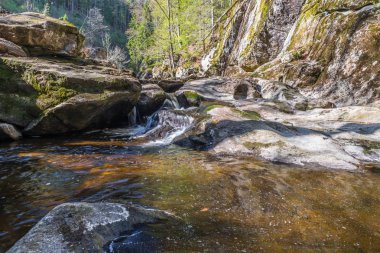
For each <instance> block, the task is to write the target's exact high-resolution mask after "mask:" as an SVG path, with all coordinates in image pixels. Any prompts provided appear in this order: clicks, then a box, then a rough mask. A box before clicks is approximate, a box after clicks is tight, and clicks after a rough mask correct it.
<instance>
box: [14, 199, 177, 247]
mask: <svg viewBox="0 0 380 253" xmlns="http://www.w3.org/2000/svg"><path fill="white" fill-rule="evenodd" d="M169 218H170V216H169V215H168V214H167V213H165V212H162V211H158V210H155V209H146V208H143V207H138V206H132V205H122V204H114V203H67V204H62V205H60V206H57V207H56V208H54V209H53V210H52V211H51V212H49V213H48V214H47V215H46V216H45V217H44V218H43V219H42V220H41V221H40V222H38V223H37V225H35V226H34V227H33V228H32V229H31V230H30V231H29V232H28V233H27V234H26V235H25V236H24V237H23V238H21V239H20V240H19V241H18V242H17V243H16V244H15V245H14V246H13V247H12V248H11V249H10V250H9V251H8V253H16V252H17V253H18V252H19V253H21V252H30V253H34V252H35V253H37V252H38V253H44V252H46V253H51V252H83V251H86V252H104V251H106V250H107V251H108V250H109V248H110V245H109V242H110V241H112V240H114V239H116V238H118V237H119V236H121V234H122V233H125V232H128V231H130V230H132V229H133V228H134V226H136V225H139V224H147V223H154V222H157V221H159V220H162V219H169ZM106 246H107V249H105V247H106ZM131 250H133V246H132V248H131Z"/></svg>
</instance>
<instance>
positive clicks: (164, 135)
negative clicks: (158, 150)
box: [140, 110, 194, 145]
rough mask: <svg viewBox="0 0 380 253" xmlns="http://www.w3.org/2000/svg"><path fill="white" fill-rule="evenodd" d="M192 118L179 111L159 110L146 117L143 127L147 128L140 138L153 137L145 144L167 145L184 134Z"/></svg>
mask: <svg viewBox="0 0 380 253" xmlns="http://www.w3.org/2000/svg"><path fill="white" fill-rule="evenodd" d="M193 121H194V119H193V118H192V117H191V116H188V115H185V114H183V113H182V112H181V111H175V110H161V111H158V112H157V113H155V114H153V115H152V116H150V117H149V118H148V121H147V123H146V126H145V129H146V130H148V131H147V132H146V133H145V134H144V135H142V136H140V137H141V138H148V139H154V140H153V141H151V142H149V143H148V144H147V145H168V144H171V143H172V142H173V141H174V139H175V138H177V137H178V136H180V135H182V134H184V133H185V132H186V131H187V130H188V129H189V128H190V127H191V125H192V123H193Z"/></svg>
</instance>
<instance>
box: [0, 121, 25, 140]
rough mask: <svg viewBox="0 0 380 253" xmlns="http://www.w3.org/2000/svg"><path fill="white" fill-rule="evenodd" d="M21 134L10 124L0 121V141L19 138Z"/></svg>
mask: <svg viewBox="0 0 380 253" xmlns="http://www.w3.org/2000/svg"><path fill="white" fill-rule="evenodd" d="M21 138H22V134H21V133H20V132H19V131H18V130H17V129H16V128H15V127H14V126H12V125H10V124H6V123H0V141H9V140H14V141H16V140H19V139H21Z"/></svg>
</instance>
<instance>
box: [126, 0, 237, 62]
mask: <svg viewBox="0 0 380 253" xmlns="http://www.w3.org/2000/svg"><path fill="white" fill-rule="evenodd" d="M132 2H134V1H132ZM229 2H230V1H227V0H208V1H207V0H206V1H204V0H146V1H145V2H144V5H143V6H142V7H140V6H136V7H135V8H134V9H133V18H132V22H131V25H130V27H129V30H128V35H129V37H130V40H129V43H128V49H129V52H130V54H131V64H132V66H133V67H134V68H135V69H140V68H141V67H145V68H151V67H153V66H154V64H155V63H157V62H162V61H163V60H164V59H170V58H171V57H172V58H173V60H174V61H176V60H178V55H183V54H191V55H197V54H199V52H198V51H200V50H202V45H203V40H204V38H205V37H206V36H207V35H208V34H209V32H210V30H211V29H212V27H213V24H214V23H215V22H216V21H217V19H218V17H219V16H220V15H221V14H222V13H223V12H224V10H226V9H227V8H228V6H229Z"/></svg>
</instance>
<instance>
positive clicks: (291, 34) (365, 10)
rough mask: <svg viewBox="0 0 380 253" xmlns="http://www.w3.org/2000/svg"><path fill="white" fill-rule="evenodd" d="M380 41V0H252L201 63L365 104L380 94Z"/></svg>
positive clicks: (238, 8) (236, 11) (239, 8)
mask: <svg viewBox="0 0 380 253" xmlns="http://www.w3.org/2000/svg"><path fill="white" fill-rule="evenodd" d="M379 46H380V1H379V0H323V1H322V0H247V1H240V2H239V3H237V4H236V5H235V6H234V8H232V9H231V11H230V12H229V13H228V15H227V18H226V20H225V21H224V22H223V23H222V24H221V25H220V26H219V28H218V29H217V31H216V32H215V33H214V35H213V38H212V39H211V43H210V47H209V52H208V54H207V55H206V56H205V57H204V59H203V62H202V63H203V64H202V67H203V70H204V71H208V72H210V73H217V74H224V75H229V76H232V75H241V74H242V75H245V76H246V75H252V76H255V77H260V78H264V79H269V80H279V81H282V82H285V83H287V84H289V85H292V86H293V87H296V88H300V89H301V91H302V92H303V93H304V95H307V96H311V97H314V98H315V97H316V98H326V99H329V100H331V101H333V102H334V103H336V104H338V105H347V104H366V103H371V102H373V101H375V100H376V99H378V98H379V94H380V80H379V73H380V51H379V50H378V49H379Z"/></svg>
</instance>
